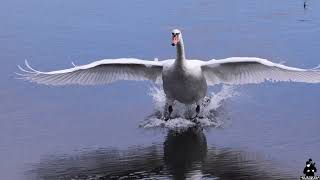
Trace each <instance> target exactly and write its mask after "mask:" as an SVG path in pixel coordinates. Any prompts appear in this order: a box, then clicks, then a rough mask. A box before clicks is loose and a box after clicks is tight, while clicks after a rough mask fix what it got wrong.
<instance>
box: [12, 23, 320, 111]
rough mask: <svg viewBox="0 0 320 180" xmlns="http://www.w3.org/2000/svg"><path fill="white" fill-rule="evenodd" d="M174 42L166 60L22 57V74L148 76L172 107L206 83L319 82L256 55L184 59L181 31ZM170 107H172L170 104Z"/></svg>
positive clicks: (59, 80)
mask: <svg viewBox="0 0 320 180" xmlns="http://www.w3.org/2000/svg"><path fill="white" fill-rule="evenodd" d="M172 45H173V46H176V47H177V48H176V50H177V58H176V59H170V60H165V61H158V60H157V59H156V60H155V61H147V60H139V59H134V58H121V59H105V60H100V61H95V62H93V63H90V64H87V65H82V66H76V65H74V64H73V65H74V67H72V68H70V69H64V70H58V71H50V72H41V71H38V70H35V69H33V68H32V67H31V66H30V65H29V64H28V62H27V61H26V67H27V68H28V69H24V68H22V67H20V66H18V67H19V69H20V70H21V71H23V72H24V74H19V75H21V78H22V79H25V80H28V81H31V82H36V83H40V84H46V85H67V84H81V85H95V84H108V83H111V82H114V81H118V80H136V81H142V80H150V81H153V82H155V83H163V87H164V91H165V93H166V98H167V99H166V104H167V106H166V108H168V107H169V116H170V111H172V104H173V101H174V100H178V101H180V102H182V103H185V104H192V103H196V104H197V112H198V106H199V104H200V102H201V100H202V99H203V98H204V97H205V95H206V93H207V85H216V84H220V83H223V84H231V85H234V84H235V85H238V84H249V83H262V82H264V81H272V82H276V81H292V82H305V83H319V82H320V71H319V70H317V69H299V68H294V67H288V66H285V65H282V64H276V63H273V62H270V61H268V60H266V59H261V58H255V57H231V58H226V59H221V60H210V61H200V60H186V58H185V53H184V44H183V39H182V34H181V32H180V31H179V30H177V29H175V30H173V31H172ZM170 108H171V109H170Z"/></svg>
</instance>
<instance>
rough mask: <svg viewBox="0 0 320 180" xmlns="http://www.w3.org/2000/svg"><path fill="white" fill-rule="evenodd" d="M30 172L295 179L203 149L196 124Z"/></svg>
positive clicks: (247, 159) (241, 155) (243, 157)
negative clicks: (156, 139)
mask: <svg viewBox="0 0 320 180" xmlns="http://www.w3.org/2000/svg"><path fill="white" fill-rule="evenodd" d="M29 174H31V175H34V177H33V178H35V179H186V178H189V179H190V178H191V179H295V177H294V176H292V175H291V176H290V174H286V173H284V172H281V171H279V170H278V168H277V167H276V166H275V164H274V162H272V161H267V160H263V158H262V157H260V156H259V155H257V154H250V153H247V152H243V151H241V150H236V149H232V148H218V147H215V146H210V147H208V144H207V139H206V136H205V134H204V133H203V132H202V130H200V129H198V128H190V129H188V130H187V131H184V132H182V133H177V132H175V131H169V132H168V133H167V135H166V138H165V141H164V143H163V144H151V145H149V146H146V147H140V146H138V147H129V148H128V149H126V150H117V149H97V150H94V151H87V152H86V151H84V152H81V153H80V154H76V155H72V156H68V155H64V156H48V157H46V158H44V159H43V161H42V162H41V163H40V164H38V165H37V167H35V169H34V170H33V171H31V172H29Z"/></svg>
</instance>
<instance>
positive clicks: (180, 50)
mask: <svg viewBox="0 0 320 180" xmlns="http://www.w3.org/2000/svg"><path fill="white" fill-rule="evenodd" d="M176 47H177V59H176V64H177V65H179V66H182V65H184V64H185V61H186V58H185V54H184V44H183V39H182V37H181V39H180V41H179V43H177V46H176Z"/></svg>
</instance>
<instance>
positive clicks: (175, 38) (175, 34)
mask: <svg viewBox="0 0 320 180" xmlns="http://www.w3.org/2000/svg"><path fill="white" fill-rule="evenodd" d="M181 37H182V35H181V31H180V30H179V29H174V30H172V44H171V45H172V46H175V45H177V44H178V43H179V42H180V41H181Z"/></svg>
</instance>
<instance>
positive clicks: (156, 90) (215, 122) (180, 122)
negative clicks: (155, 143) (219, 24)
mask: <svg viewBox="0 0 320 180" xmlns="http://www.w3.org/2000/svg"><path fill="white" fill-rule="evenodd" d="M149 95H150V96H151V97H152V99H153V102H154V112H153V113H152V114H151V115H149V116H148V117H147V118H146V119H145V120H143V121H142V122H141V123H140V127H142V128H146V129H150V128H167V129H169V130H178V131H183V130H186V129H188V128H190V127H194V126H198V127H203V128H205V127H223V125H224V124H225V123H226V121H227V119H228V118H227V117H226V113H225V110H224V104H225V102H226V100H228V99H230V98H232V97H234V96H237V95H238V92H236V91H235V88H234V87H232V86H222V87H221V89H220V91H218V92H217V93H214V92H212V93H211V94H210V95H209V96H208V97H206V98H205V99H204V102H203V103H202V105H201V111H200V114H199V116H200V117H201V118H197V120H196V122H193V121H192V120H191V118H192V117H194V116H195V113H196V112H195V108H196V105H195V104H193V105H184V104H182V103H179V102H177V101H175V103H174V104H173V112H172V114H171V118H172V119H170V120H168V121H164V120H163V119H161V117H162V114H163V110H164V106H165V93H164V91H163V89H162V88H161V87H157V86H154V87H151V88H150V93H149Z"/></svg>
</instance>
